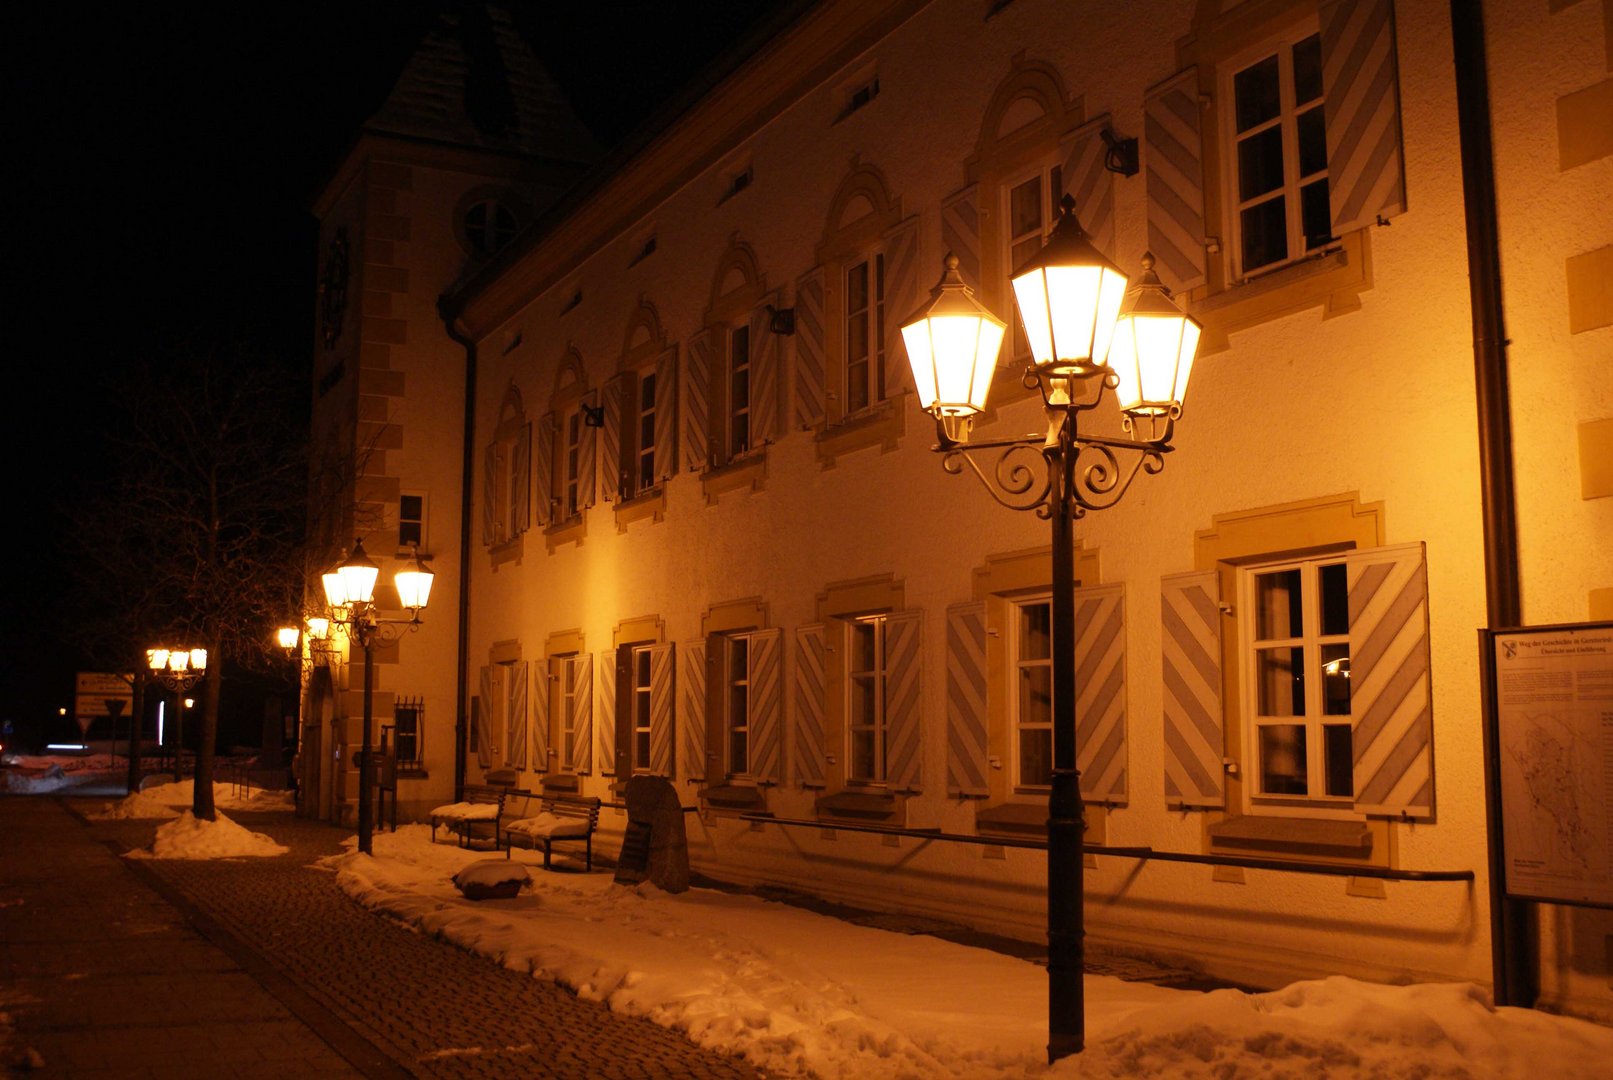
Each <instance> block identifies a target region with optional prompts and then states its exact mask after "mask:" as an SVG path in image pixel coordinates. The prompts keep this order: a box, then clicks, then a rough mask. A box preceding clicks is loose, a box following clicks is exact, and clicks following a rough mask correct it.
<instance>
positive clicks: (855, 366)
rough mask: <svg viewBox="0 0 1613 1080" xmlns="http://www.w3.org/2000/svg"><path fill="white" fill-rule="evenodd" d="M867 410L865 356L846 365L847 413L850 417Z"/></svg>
mask: <svg viewBox="0 0 1613 1080" xmlns="http://www.w3.org/2000/svg"><path fill="white" fill-rule="evenodd" d="M863 347H864V348H866V347H867V342H864V343H863ZM853 355H857V354H853ZM866 408H868V360H867V359H866V354H864V359H861V360H856V361H853V362H852V363H850V364H848V365H846V413H847V414H848V415H849V414H851V413H854V412H861V411H862V410H863V409H866Z"/></svg>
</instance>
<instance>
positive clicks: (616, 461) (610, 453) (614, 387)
mask: <svg viewBox="0 0 1613 1080" xmlns="http://www.w3.org/2000/svg"><path fill="white" fill-rule="evenodd" d="M626 389H627V376H625V375H616V376H613V377H612V378H610V379H609V380H607V381H606V383H605V388H604V394H605V417H604V420H605V426H604V427H602V428H600V429H599V491H600V494H602V495H603V496H604V497H605V501H606V502H616V501H617V500H618V499H620V498H621V497H622V399H623V398H624V397H625V396H626V394H625V393H624V391H625V390H626Z"/></svg>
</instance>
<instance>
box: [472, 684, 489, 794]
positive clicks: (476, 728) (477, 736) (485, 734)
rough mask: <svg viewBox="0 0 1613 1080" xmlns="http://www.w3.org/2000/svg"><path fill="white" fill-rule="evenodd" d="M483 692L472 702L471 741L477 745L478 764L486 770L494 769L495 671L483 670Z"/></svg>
mask: <svg viewBox="0 0 1613 1080" xmlns="http://www.w3.org/2000/svg"><path fill="white" fill-rule="evenodd" d="M481 685H482V692H481V694H480V695H479V696H478V697H477V698H475V700H473V701H472V702H471V714H470V718H471V725H470V726H471V741H472V742H474V743H475V744H476V764H478V765H480V766H481V767H482V768H484V769H491V768H492V767H493V739H492V731H491V729H492V724H491V722H490V720H489V718H490V716H491V715H492V712H493V669H492V667H490V666H489V667H484V668H482V683H481Z"/></svg>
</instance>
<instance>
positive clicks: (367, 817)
mask: <svg viewBox="0 0 1613 1080" xmlns="http://www.w3.org/2000/svg"><path fill="white" fill-rule="evenodd" d="M379 575H380V567H378V566H376V565H375V563H374V562H373V561H372V560H371V559H370V557H369V556H367V555H366V554H364V544H363V542H362V541H358V540H355V541H354V542H353V550H352V551H351V552H350V553H349V554H348V556H347V558H346V559H344V560H343V561H342V562H341V563H340V564H339V565H337V566H336V567H335V568H334V569H332V570H329V571H327V572H326V573H325V575H324V584H325V600H326V602H327V603H328V604H329V605H330V621H331V622H333V623H336V624H338V625H340V626H345V627H347V631H348V636H349V639H350V640H352V641H355V642H356V643H357V644H358V645H359V647H360V648H362V649H363V650H364V728H363V736H362V743H361V749H360V754H361V758H360V761H359V787H358V849H359V850H360V851H362V852H364V853H365V854H366V855H367V854H369V853H370V837H371V833H372V832H373V828H374V810H373V805H372V799H373V792H372V791H371V790H370V789H371V787H372V786H373V784H374V783H375V763H374V761H372V760H371V754H370V742H371V734H372V730H373V728H374V725H375V718H374V707H375V643H376V642H377V641H383V642H392V641H396V640H398V638H400V637H402V636H403V635H404V634H405V633H407V632H409V631H410V630H413V629H414V628H415V627H417V626H419V625H420V613H421V612H422V611H424V610H425V608H426V601H427V600H428V599H429V598H430V596H431V582H432V578H433V577H435V576H436V575H435V574H433V572H432V571H431V570H430V569H428V568H427V567H426V565H425V561H424V560H423V559H422V558H421V557H420V553H419V551H418V549H417V550H416V551H415V553H414V555H413V556H412V557H411V558H410V559H409V561H408V562H407V563H405V564H404V565H403V568H402V569H401V570H399V571H398V572H397V573H396V574H394V575H393V582H394V584H395V585H396V586H397V590H398V600H399V601H400V602H401V604H402V606H403V607H404V609H405V610H407V611H408V612H409V617H408V618H407V619H383V618H381V617H380V616H378V615H377V614H376V611H375V579H376V578H377V577H378V576H379Z"/></svg>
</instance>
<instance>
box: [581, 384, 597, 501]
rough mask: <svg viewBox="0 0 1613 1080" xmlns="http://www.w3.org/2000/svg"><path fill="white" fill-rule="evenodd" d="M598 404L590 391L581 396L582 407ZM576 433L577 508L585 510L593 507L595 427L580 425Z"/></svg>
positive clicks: (588, 407) (590, 407)
mask: <svg viewBox="0 0 1613 1080" xmlns="http://www.w3.org/2000/svg"><path fill="white" fill-rule="evenodd" d="M598 404H599V394H598V393H597V392H596V391H593V390H590V391H588V393H586V394H584V395H583V396H582V407H583V408H585V409H592V408H594V407H595V406H596V405H598ZM580 426H581V430H580V431H578V432H577V508H578V509H580V510H586V509H587V508H588V507H590V506H592V505H594V490H595V488H596V486H597V485H596V484H595V483H594V456H595V452H596V451H597V449H598V444H597V443H596V441H595V440H596V439H597V437H598V436H597V432H598V431H599V429H598V428H596V427H590V426H589V425H587V424H581V425H580Z"/></svg>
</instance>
